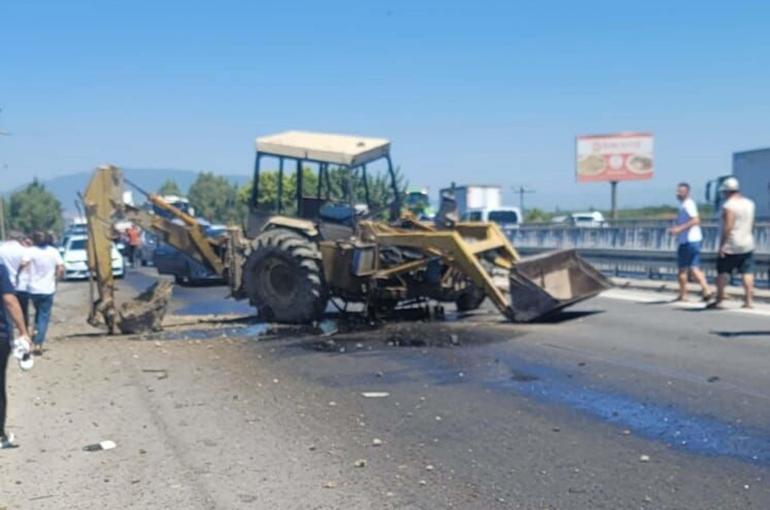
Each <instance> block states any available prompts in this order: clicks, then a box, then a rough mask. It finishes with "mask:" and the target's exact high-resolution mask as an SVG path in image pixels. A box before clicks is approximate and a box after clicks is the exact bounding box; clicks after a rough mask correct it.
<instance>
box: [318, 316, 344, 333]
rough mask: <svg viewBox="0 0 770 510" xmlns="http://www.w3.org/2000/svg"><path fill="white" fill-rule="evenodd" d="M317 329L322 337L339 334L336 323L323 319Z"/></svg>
mask: <svg viewBox="0 0 770 510" xmlns="http://www.w3.org/2000/svg"><path fill="white" fill-rule="evenodd" d="M318 329H319V331H320V332H321V335H322V336H332V335H335V334H337V333H339V331H340V329H339V327H338V326H337V321H335V320H332V319H324V320H322V321H321V322H319V323H318Z"/></svg>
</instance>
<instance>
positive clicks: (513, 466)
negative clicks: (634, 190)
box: [179, 287, 770, 508]
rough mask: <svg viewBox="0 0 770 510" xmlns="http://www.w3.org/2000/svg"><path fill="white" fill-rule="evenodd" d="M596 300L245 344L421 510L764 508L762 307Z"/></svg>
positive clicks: (619, 296)
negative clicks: (537, 317)
mask: <svg viewBox="0 0 770 510" xmlns="http://www.w3.org/2000/svg"><path fill="white" fill-rule="evenodd" d="M220 292H221V288H216V287H215V288H197V289H191V288H187V289H180V291H179V293H180V296H179V297H180V298H181V300H182V301H189V302H202V301H205V299H203V298H202V296H213V295H216V294H217V293H220ZM185 296H189V297H187V298H185ZM605 296H606V297H600V298H597V299H594V300H592V301H590V302H588V303H585V304H583V305H581V306H579V307H576V308H573V309H572V310H570V311H569V312H567V313H565V314H563V316H561V317H559V318H558V319H557V320H555V321H553V322H550V323H545V324H532V325H524V326H522V325H510V324H504V323H500V321H499V319H498V316H497V315H496V314H495V313H494V312H493V311H492V310H488V309H485V310H483V311H481V312H480V313H477V314H474V315H472V316H467V317H463V318H457V317H450V319H449V320H448V321H446V322H433V323H409V322H405V323H400V324H394V325H390V326H387V327H384V328H377V329H374V330H368V329H367V330H360V329H357V328H354V330H353V331H352V332H348V333H341V334H338V335H335V336H333V337H329V338H323V339H319V337H317V336H308V337H300V338H297V337H294V336H289V337H287V336H283V337H281V338H279V339H271V338H265V339H263V340H262V341H259V342H256V343H251V344H249V347H250V349H252V350H253V354H252V355H255V356H256V355H259V356H266V357H267V358H268V359H269V361H270V363H271V366H272V369H273V370H274V371H277V372H280V373H285V374H286V375H287V376H289V377H292V378H295V379H297V380H298V381H299V382H301V383H302V384H304V385H306V387H307V388H308V389H307V391H308V392H311V393H312V394H317V393H318V392H319V391H322V392H323V395H325V398H328V399H329V400H330V401H332V402H334V403H335V404H336V405H334V406H330V407H328V408H327V409H322V411H321V412H320V415H317V416H315V419H318V420H323V421H328V420H331V421H333V420H334V417H335V416H337V415H338V414H339V413H340V411H339V409H340V408H341V407H342V406H350V408H351V409H353V410H354V412H356V413H358V415H359V418H360V421H362V422H365V427H363V426H362V428H365V429H366V434H364V433H363V431H362V430H358V429H356V428H355V427H353V429H354V431H353V435H354V436H355V437H358V436H362V434H363V435H368V436H371V435H373V434H374V433H375V432H376V435H377V436H378V438H379V439H382V440H383V441H384V442H385V443H386V444H388V445H389V448H388V450H389V451H390V453H391V454H393V453H394V452H395V451H397V452H398V455H393V459H392V460H391V461H390V462H386V461H383V462H382V465H381V466H379V469H380V471H379V472H380V473H381V474H384V473H390V472H395V473H397V472H398V470H399V466H401V468H402V469H405V468H404V467H403V466H404V465H408V466H412V467H414V466H418V468H419V467H422V472H419V470H418V472H417V473H413V474H412V475H411V476H410V477H408V478H410V479H411V478H416V479H417V483H420V480H424V482H425V485H424V486H423V487H426V486H429V485H430V486H433V487H439V488H440V490H439V491H438V492H436V491H427V490H426V491H422V492H416V493H414V494H415V496H414V498H415V501H416V502H418V503H420V504H423V505H425V507H426V508H428V507H431V502H433V504H434V505H437V506H433V507H434V508H435V507H440V506H441V505H442V504H444V505H454V506H456V507H460V508H489V507H493V506H499V507H501V508H508V507H511V508H548V507H553V508H635V507H638V508H770V483H768V480H767V478H768V475H769V474H770V471H769V470H768V467H770V391H768V390H767V388H769V387H770V363H768V361H770V309H766V308H759V309H756V310H752V311H748V312H747V311H742V310H737V309H736V310H729V311H720V312H711V311H702V309H701V308H702V306H701V305H700V304H699V303H692V304H686V305H674V304H671V303H668V302H667V300H668V299H669V296H665V295H664V296H661V295H656V294H647V293H642V292H632V291H622V290H612V291H610V292H608V293H607V294H606V295H605ZM188 310H189V307H188ZM363 391H385V392H388V393H389V394H390V395H389V396H388V397H385V398H371V399H367V398H363V397H361V396H360V393H361V392H363ZM346 425H347V426H350V424H349V423H347V424H346ZM359 439H360V438H359ZM396 457H398V458H400V459H401V460H400V461H399V460H396ZM450 489H451V490H450ZM442 497H446V499H445V500H442ZM433 498H435V499H433Z"/></svg>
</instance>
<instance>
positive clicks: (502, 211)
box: [462, 206, 522, 230]
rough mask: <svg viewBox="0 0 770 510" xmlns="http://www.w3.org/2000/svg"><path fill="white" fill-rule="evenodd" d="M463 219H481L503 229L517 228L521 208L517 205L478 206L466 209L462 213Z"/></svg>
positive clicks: (520, 218)
mask: <svg viewBox="0 0 770 510" xmlns="http://www.w3.org/2000/svg"><path fill="white" fill-rule="evenodd" d="M462 220H463V221H482V222H491V223H497V224H498V225H500V228H502V229H503V230H509V229H512V228H519V224H520V223H521V220H522V217H521V209H519V208H518V207H505V206H500V207H480V208H475V209H468V210H467V211H465V214H463V215H462Z"/></svg>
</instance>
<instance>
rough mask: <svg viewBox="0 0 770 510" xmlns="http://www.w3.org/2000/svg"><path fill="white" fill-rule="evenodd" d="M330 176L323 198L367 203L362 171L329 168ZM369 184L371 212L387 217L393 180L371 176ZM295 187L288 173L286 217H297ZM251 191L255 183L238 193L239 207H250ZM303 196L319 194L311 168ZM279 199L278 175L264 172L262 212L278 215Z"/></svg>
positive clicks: (305, 173) (402, 185) (400, 181)
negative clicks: (277, 198)
mask: <svg viewBox="0 0 770 510" xmlns="http://www.w3.org/2000/svg"><path fill="white" fill-rule="evenodd" d="M328 174H329V178H328V183H327V179H326V178H324V179H323V182H322V185H321V197H322V198H326V197H328V198H329V200H332V201H334V200H338V201H341V202H347V203H353V204H357V203H365V202H366V192H365V187H364V183H363V174H362V172H361V171H360V169H359V170H357V171H355V172H353V171H351V170H350V169H349V168H346V167H333V168H329V171H328ZM395 174H396V187H397V188H398V190H399V193H400V194H401V198H402V199H403V197H404V195H405V193H406V188H407V184H406V182H405V181H404V178H403V175H402V174H401V171H400V170H399V169H398V168H397V169H395ZM367 181H368V185H369V201H370V204H371V211H373V212H374V213H375V214H376V215H377V216H378V217H385V216H387V212H388V204H390V202H391V201H392V200H393V188H392V186H391V181H390V176H389V175H388V174H387V173H375V174H369V175H368V178H367ZM327 184H328V185H327ZM296 186H297V176H296V172H294V171H287V172H285V173H284V175H283V190H282V193H281V197H282V198H281V205H282V211H283V213H284V214H289V215H292V214H296V203H297V200H296ZM251 188H252V183H248V184H246V185H244V186H242V187H241V189H240V190H239V191H238V199H239V202H240V203H242V204H244V205H247V204H248V203H249V202H250V201H251ZM302 194H303V196H306V197H315V196H317V194H318V172H317V171H314V170H313V169H311V168H303V169H302ZM277 196H278V172H277V171H274V170H273V171H271V170H267V171H265V170H263V171H261V172H260V174H259V208H260V209H261V210H264V211H270V212H277V208H276V197H277Z"/></svg>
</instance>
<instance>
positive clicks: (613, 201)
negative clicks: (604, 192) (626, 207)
mask: <svg viewBox="0 0 770 510" xmlns="http://www.w3.org/2000/svg"><path fill="white" fill-rule="evenodd" d="M610 193H611V197H610V207H611V209H610V218H611V219H613V220H616V219H618V181H610Z"/></svg>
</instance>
